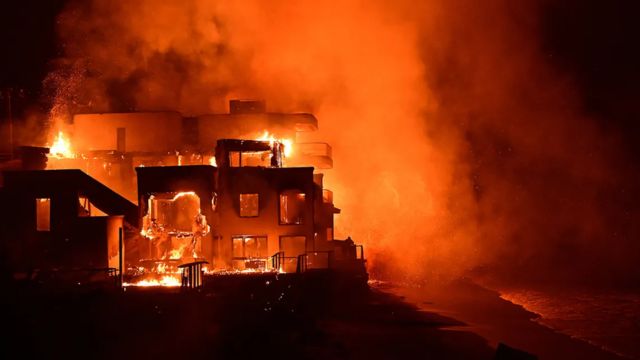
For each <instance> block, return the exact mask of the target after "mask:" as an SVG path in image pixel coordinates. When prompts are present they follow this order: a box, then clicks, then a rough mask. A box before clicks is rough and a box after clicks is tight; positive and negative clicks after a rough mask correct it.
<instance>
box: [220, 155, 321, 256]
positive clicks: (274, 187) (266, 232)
mask: <svg viewBox="0 0 640 360" xmlns="http://www.w3.org/2000/svg"><path fill="white" fill-rule="evenodd" d="M219 184H220V188H219V189H220V192H219V195H218V199H219V200H218V208H217V213H218V217H219V223H218V224H219V226H218V227H217V228H216V229H215V231H216V235H218V236H219V251H220V256H219V258H218V259H217V260H218V264H219V265H221V266H225V267H228V266H230V265H231V264H230V261H231V259H232V237H233V236H237V235H256V236H267V242H268V256H271V255H273V254H275V253H276V252H278V251H280V238H281V237H283V236H304V237H306V248H307V250H308V251H310V250H313V248H314V246H315V244H314V206H313V198H314V183H313V168H257V167H243V168H226V169H220V179H219ZM293 189H297V190H300V191H301V192H303V193H305V195H306V196H305V205H304V210H303V214H304V215H303V216H304V222H303V224H299V225H298V224H286V225H284V224H280V216H279V215H280V212H279V211H280V209H279V207H280V193H281V192H282V191H285V190H293ZM242 193H247V194H255V193H257V194H259V213H258V216H257V217H240V194H242ZM285 255H286V254H285Z"/></svg>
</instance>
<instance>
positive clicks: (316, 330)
mask: <svg viewBox="0 0 640 360" xmlns="http://www.w3.org/2000/svg"><path fill="white" fill-rule="evenodd" d="M221 288H225V289H224V290H223V289H221ZM6 290H8V291H6V292H5V293H4V296H3V304H2V309H3V310H4V312H5V313H4V316H3V324H4V327H5V329H6V330H5V334H7V335H5V336H3V342H4V344H3V345H2V347H1V351H2V352H3V354H0V355H1V356H2V358H5V359H9V358H15V356H16V354H19V358H33V357H39V358H43V359H52V358H105V359H115V358H118V359H127V358H136V359H149V358H158V359H164V358H175V357H178V358H185V357H188V356H193V357H196V358H204V357H207V358H216V359H219V358H229V359H243V358H268V359H272V358H273V359H276V358H277V359H292V358H297V359H400V358H423V359H428V358H430V359H490V358H492V356H493V353H494V350H493V349H492V348H490V347H489V346H488V345H487V343H486V341H485V340H484V339H482V338H481V337H479V336H477V335H475V334H472V333H470V332H466V331H456V330H446V329H443V328H442V327H443V326H453V325H456V324H459V323H458V322H457V321H455V320H453V319H450V318H446V317H443V316H440V315H437V314H434V313H427V312H421V311H419V310H417V309H416V308H415V307H413V306H411V305H408V304H406V303H404V302H402V301H401V300H400V299H399V298H398V297H396V296H394V295H390V294H386V293H383V292H381V291H378V290H369V289H357V288H352V287H347V286H344V287H340V288H335V287H327V286H324V285H323V284H322V281H317V280H313V281H305V280H304V279H292V278H286V277H282V276H280V277H279V278H277V279H276V278H274V277H264V278H257V279H255V280H253V281H250V282H244V283H242V284H240V283H237V282H236V283H233V282H228V283H224V284H218V285H217V286H215V287H211V286H209V287H208V288H207V289H205V290H203V291H202V292H193V293H185V292H180V291H175V290H172V291H166V290H158V289H128V290H127V291H125V292H120V291H117V290H115V289H109V288H104V287H95V288H92V287H85V286H77V287H74V288H73V290H70V289H65V290H64V291H62V290H59V291H56V290H55V289H50V288H43V287H42V286H33V285H27V284H23V285H21V286H15V285H13V287H12V288H10V289H6Z"/></svg>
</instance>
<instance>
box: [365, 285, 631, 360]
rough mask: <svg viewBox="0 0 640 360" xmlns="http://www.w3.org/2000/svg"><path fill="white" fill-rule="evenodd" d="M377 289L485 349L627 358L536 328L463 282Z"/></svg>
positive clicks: (533, 319) (522, 313)
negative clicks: (483, 343) (459, 325)
mask: <svg viewBox="0 0 640 360" xmlns="http://www.w3.org/2000/svg"><path fill="white" fill-rule="evenodd" d="M374 286H376V285H374ZM378 287H380V288H383V289H384V290H383V291H388V292H391V293H393V294H396V295H399V296H401V297H403V299H404V300H405V301H408V302H409V303H413V304H415V305H416V306H418V307H419V308H420V309H422V310H425V311H434V312H438V313H446V314H448V315H451V316H452V317H454V318H456V319H458V320H460V321H462V322H464V323H465V324H466V325H465V326H464V327H463V328H464V329H468V330H469V331H472V332H474V333H476V334H478V335H480V336H482V337H483V338H485V339H487V340H488V341H489V344H490V345H491V346H495V345H496V344H497V343H498V342H503V343H505V344H507V345H509V346H513V347H515V348H518V349H521V350H524V351H527V352H529V353H532V354H535V355H537V356H538V357H539V358H540V359H567V358H580V359H603V360H609V359H610V360H613V359H629V358H630V357H628V356H626V355H624V354H618V353H617V352H613V351H611V350H609V349H606V348H604V347H602V346H601V345H600V344H593V343H591V342H588V341H585V340H584V339H581V338H578V337H574V336H571V335H569V334H566V333H563V332H560V331H558V330H557V329H554V328H552V327H550V326H548V325H546V324H542V323H540V322H539V319H540V318H541V317H542V316H541V315H540V314H538V313H536V312H533V311H530V310H528V309H526V308H525V307H524V306H522V305H520V304H516V303H513V302H511V301H509V300H507V299H504V298H502V297H501V295H500V294H499V293H498V292H495V291H492V290H488V289H486V288H483V287H481V286H479V285H477V284H473V283H471V282H469V281H455V282H452V283H451V284H448V285H442V286H434V287H432V288H428V287H403V286H395V285H393V284H386V285H381V286H380V285H378ZM631 358H632V357H631Z"/></svg>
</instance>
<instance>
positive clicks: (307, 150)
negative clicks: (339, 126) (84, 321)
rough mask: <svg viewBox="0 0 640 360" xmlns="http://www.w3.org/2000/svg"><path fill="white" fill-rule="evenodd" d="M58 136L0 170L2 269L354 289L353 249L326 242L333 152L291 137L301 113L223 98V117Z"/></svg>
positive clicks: (104, 123) (87, 119)
mask: <svg viewBox="0 0 640 360" xmlns="http://www.w3.org/2000/svg"><path fill="white" fill-rule="evenodd" d="M68 126H69V127H68V129H67V130H66V131H65V133H66V134H69V135H67V136H68V137H67V138H63V135H64V134H63V133H62V132H61V133H60V134H59V138H58V139H56V143H54V144H53V146H52V147H51V148H50V149H47V148H28V147H23V148H22V152H21V153H22V161H21V163H20V164H18V165H16V166H15V167H17V169H13V170H7V171H4V172H3V178H2V181H3V183H2V190H1V196H2V205H1V207H2V209H1V210H2V215H3V218H4V219H5V220H6V221H5V224H4V225H3V229H2V230H3V238H2V240H3V246H4V254H5V256H6V257H7V258H6V263H7V264H8V265H7V266H9V267H10V268H11V269H13V270H14V271H26V272H29V271H33V270H34V269H39V270H45V269H58V270H59V269H66V270H69V271H94V272H101V271H103V272H105V273H111V274H115V273H119V274H120V276H121V278H122V277H126V278H127V280H126V281H129V282H130V283H131V284H165V285H176V284H180V278H179V276H177V275H175V274H179V272H180V271H182V274H184V273H185V270H184V269H190V271H192V270H193V269H195V268H197V269H200V268H201V267H202V268H203V269H204V270H203V271H205V272H206V273H209V274H229V273H252V272H284V273H292V272H295V273H300V272H304V271H310V270H329V271H338V272H341V273H345V274H349V276H353V277H355V278H358V279H360V280H364V281H366V270H365V267H364V263H365V260H364V256H363V251H362V247H361V246H360V247H358V246H356V245H355V244H354V243H353V241H351V240H350V239H347V240H336V239H334V237H333V233H334V225H333V224H334V222H333V217H334V215H335V214H337V213H339V212H340V210H339V209H337V208H336V207H335V206H334V204H333V196H332V193H331V191H330V190H328V189H324V187H323V174H322V172H321V171H322V170H326V169H330V168H331V167H332V166H333V161H332V154H331V147H330V146H329V145H328V144H325V143H299V142H296V141H295V139H296V138H297V136H296V135H298V133H300V132H305V131H314V130H316V129H317V120H316V118H315V117H314V116H313V115H312V114H285V113H269V112H266V111H265V106H264V103H263V102H259V101H240V100H232V101H231V103H230V112H229V113H227V114H215V115H204V116H198V117H183V116H182V115H180V114H179V113H172V112H160V113H126V114H116V113H110V114H79V115H75V116H74V117H73V123H72V124H69V125H68ZM71 139H72V140H71ZM71 144H72V145H73V146H72V147H71ZM47 153H48V154H47ZM44 160H46V161H44ZM45 166H46V169H45ZM5 168H6V167H5ZM190 264H194V267H190ZM185 266H186V267H185ZM180 269H182V270H180ZM182 282H184V278H183V279H182Z"/></svg>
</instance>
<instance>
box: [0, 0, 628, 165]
mask: <svg viewBox="0 0 640 360" xmlns="http://www.w3.org/2000/svg"><path fill="white" fill-rule="evenodd" d="M64 3H65V1H64V0H47V1H42V0H21V1H17V0H14V1H3V3H2V5H0V6H1V11H0V43H1V44H2V48H3V50H2V56H1V57H0V68H1V69H2V70H1V71H0V87H3V88H4V87H14V88H22V89H25V90H26V91H27V93H28V94H31V95H29V97H32V98H37V93H38V91H39V89H40V85H41V82H42V79H43V78H44V76H45V75H46V73H47V71H48V66H49V65H48V64H49V61H50V60H51V59H52V58H54V57H55V56H56V55H57V53H58V52H59V44H57V43H56V35H55V21H56V18H55V16H56V14H57V13H58V12H59V11H60V10H61V8H62V7H63V6H64ZM631 3H633V2H632V1H626V2H625V1H597V0H582V1H581V0H564V1H560V2H557V3H551V2H548V3H547V4H546V5H545V11H544V12H543V17H542V24H543V26H542V28H543V34H542V39H543V44H544V48H545V51H546V52H548V56H549V59H550V61H551V62H552V64H554V65H555V66H557V67H559V68H560V69H562V70H563V71H565V72H568V73H569V74H570V75H571V76H572V77H573V78H574V80H575V81H576V82H577V84H578V85H579V87H580V92H581V95H582V97H583V100H584V105H585V108H586V110H587V112H588V114H590V115H593V116H594V117H596V118H597V119H598V121H599V122H600V123H601V125H602V128H603V129H604V130H605V131H612V132H619V133H622V134H623V135H624V137H625V138H626V146H627V148H628V150H629V151H631V152H632V153H633V155H634V158H636V159H640V125H639V124H638V120H639V119H640V110H639V108H640V106H639V104H638V101H637V100H638V99H640V70H639V66H640V49H639V46H638V44H639V41H640V40H639V39H638V35H640V31H639V27H640V25H639V23H638V21H637V14H638V11H637V10H639V9H640V6H638V5H634V4H631Z"/></svg>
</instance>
